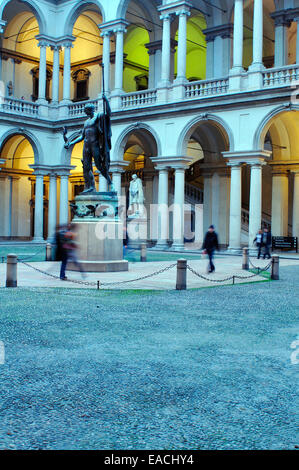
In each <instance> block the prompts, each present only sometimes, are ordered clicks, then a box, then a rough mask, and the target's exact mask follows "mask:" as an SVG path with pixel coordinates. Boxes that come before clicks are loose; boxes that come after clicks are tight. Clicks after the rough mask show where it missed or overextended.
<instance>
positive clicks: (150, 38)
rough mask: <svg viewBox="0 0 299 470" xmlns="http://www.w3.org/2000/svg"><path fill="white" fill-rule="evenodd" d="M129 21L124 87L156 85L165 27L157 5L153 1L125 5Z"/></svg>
mask: <svg viewBox="0 0 299 470" xmlns="http://www.w3.org/2000/svg"><path fill="white" fill-rule="evenodd" d="M123 14H124V17H125V19H126V21H127V22H128V23H129V25H128V27H127V33H126V35H125V38H124V90H125V91H126V92H133V91H142V90H145V89H148V88H154V87H155V86H156V85H157V81H158V75H157V74H158V68H159V64H158V61H159V58H160V55H161V44H162V43H161V37H162V29H161V25H160V23H161V22H160V19H159V16H158V11H157V6H156V5H155V4H154V3H153V2H152V1H147V2H145V1H138V2H137V1H130V2H126V5H123Z"/></svg>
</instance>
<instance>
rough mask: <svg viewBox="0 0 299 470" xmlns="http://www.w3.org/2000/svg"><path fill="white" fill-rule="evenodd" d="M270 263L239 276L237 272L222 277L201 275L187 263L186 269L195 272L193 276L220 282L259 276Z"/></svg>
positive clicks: (266, 269)
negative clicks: (253, 271)
mask: <svg viewBox="0 0 299 470" xmlns="http://www.w3.org/2000/svg"><path fill="white" fill-rule="evenodd" d="M271 264H272V261H271V262H270V263H269V264H268V265H267V266H265V267H264V268H263V269H260V271H259V273H254V274H251V275H250V276H239V275H237V274H234V275H233V276H230V277H226V278H224V279H212V278H209V277H206V276H203V275H202V274H199V273H198V272H197V271H195V270H194V269H193V268H191V266H190V265H189V264H187V269H189V271H191V272H192V273H193V274H195V276H197V277H200V278H201V279H204V280H205V281H209V282H215V283H217V282H218V283H220V282H226V281H231V280H234V279H251V278H253V277H256V276H259V275H260V274H261V273H262V272H264V271H268V269H269V268H270V266H271Z"/></svg>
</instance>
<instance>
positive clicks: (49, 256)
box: [46, 243, 52, 261]
mask: <svg viewBox="0 0 299 470" xmlns="http://www.w3.org/2000/svg"><path fill="white" fill-rule="evenodd" d="M46 261H52V245H51V243H47V245H46Z"/></svg>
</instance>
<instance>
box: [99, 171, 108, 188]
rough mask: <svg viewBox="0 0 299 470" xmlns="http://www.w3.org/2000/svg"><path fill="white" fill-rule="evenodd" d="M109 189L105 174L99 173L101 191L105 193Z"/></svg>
mask: <svg viewBox="0 0 299 470" xmlns="http://www.w3.org/2000/svg"><path fill="white" fill-rule="evenodd" d="M107 191H108V183H107V180H106V178H105V177H104V176H102V175H101V174H100V175H99V192H100V193H105V192H107Z"/></svg>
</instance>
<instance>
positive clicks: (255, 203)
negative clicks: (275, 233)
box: [248, 162, 262, 247]
mask: <svg viewBox="0 0 299 470" xmlns="http://www.w3.org/2000/svg"><path fill="white" fill-rule="evenodd" d="M250 174H251V176H250V202H249V240H248V246H249V247H253V246H254V244H253V240H254V239H255V236H256V234H257V232H258V230H260V229H261V228H262V164H261V163H256V162H253V163H251V172H250Z"/></svg>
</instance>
